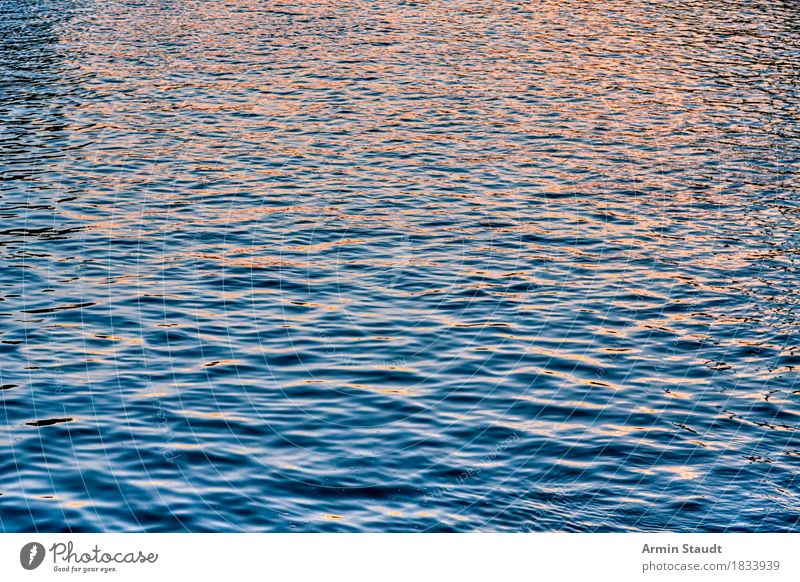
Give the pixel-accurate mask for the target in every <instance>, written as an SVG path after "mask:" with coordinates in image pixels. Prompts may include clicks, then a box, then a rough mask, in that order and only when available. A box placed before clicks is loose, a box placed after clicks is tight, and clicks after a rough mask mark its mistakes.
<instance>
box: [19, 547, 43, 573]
mask: <svg viewBox="0 0 800 582" xmlns="http://www.w3.org/2000/svg"><path fill="white" fill-rule="evenodd" d="M44 554H45V552H44V546H43V545H42V544H40V543H39V542H30V543H27V544H25V545H24V546H22V549H21V550H20V551H19V563H20V564H22V567H23V568H25V569H26V570H35V569H36V568H38V567H39V566H41V565H42V562H43V561H44Z"/></svg>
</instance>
